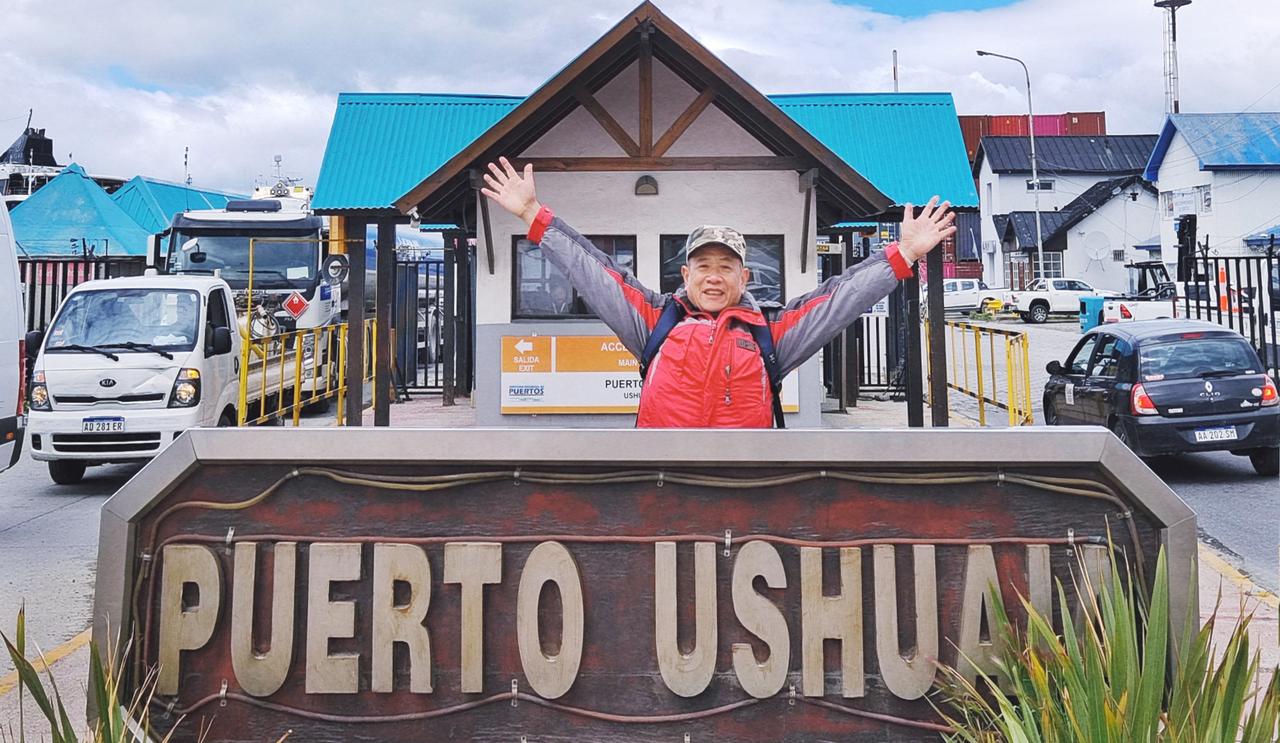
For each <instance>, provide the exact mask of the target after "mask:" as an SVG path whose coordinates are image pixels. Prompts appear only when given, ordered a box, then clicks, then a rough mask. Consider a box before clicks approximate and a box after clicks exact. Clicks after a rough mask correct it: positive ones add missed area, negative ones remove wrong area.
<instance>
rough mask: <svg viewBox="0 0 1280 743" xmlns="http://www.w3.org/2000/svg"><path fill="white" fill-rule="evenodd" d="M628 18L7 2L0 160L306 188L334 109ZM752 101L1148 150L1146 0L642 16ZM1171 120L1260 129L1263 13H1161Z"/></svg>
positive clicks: (502, 68)
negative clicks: (749, 90) (278, 176)
mask: <svg viewBox="0 0 1280 743" xmlns="http://www.w3.org/2000/svg"><path fill="white" fill-rule="evenodd" d="M636 1H637V0H552V2H544V3H540V4H534V3H514V2H494V1H492V0H427V1H426V2H422V1H421V0H417V1H415V2H402V1H400V0H395V1H391V0H372V1H371V2H364V3H345V2H336V1H335V0H309V1H308V2H301V3H296V2H295V3H285V2H274V3H273V2H250V1H249V0H224V2H219V3H214V4H209V3H200V4H193V3H184V2H172V0H167V1H165V2H145V1H143V0H121V1H119V2H113V3H103V2H101V1H100V0H6V2H5V3H4V7H5V10H4V12H3V13H2V14H0V24H2V25H3V28H4V29H5V34H4V43H3V44H2V45H0V140H4V141H3V142H0V147H3V146H6V145H7V143H8V142H10V141H12V139H13V138H14V137H16V136H17V135H18V134H19V133H20V132H21V129H22V126H23V124H24V123H25V121H26V116H27V109H28V108H34V109H35V121H34V125H35V126H37V127H43V128H46V129H47V130H48V133H49V135H50V136H52V137H53V138H54V145H55V150H56V155H57V157H58V159H59V162H67V161H68V160H69V159H71V158H74V159H75V160H76V161H78V162H80V163H82V164H84V165H85V166H86V168H87V169H89V170H90V172H96V173H107V174H114V175H120V176H125V177H128V176H132V175H134V174H137V173H142V174H145V175H150V176H153V177H157V178H164V179H169V180H181V178H182V174H183V168H182V153H183V148H184V147H190V149H191V174H192V177H193V178H194V182H195V183H196V184H198V185H202V186H206V187H213V188H225V189H232V190H239V191H243V190H247V189H248V188H249V186H250V185H251V184H252V183H253V181H254V180H255V178H257V177H259V176H267V175H269V174H270V173H271V172H272V157H273V156H274V155H276V154H280V155H282V156H283V157H284V165H285V169H286V172H288V173H289V174H290V175H294V176H299V177H302V178H304V179H306V180H307V181H308V182H314V179H315V176H316V174H317V172H318V170H319V166H320V160H321V157H322V156H323V153H324V144H325V139H326V137H327V136H328V130H329V125H330V122H331V119H332V116H333V109H334V103H335V100H336V96H337V94H338V93H339V92H341V91H411V92H472V93H503V94H514V95H527V94H528V93H530V92H532V91H533V90H534V89H535V88H536V87H537V86H538V85H540V84H541V83H542V82H544V81H545V80H546V79H547V78H548V77H549V76H551V75H552V74H554V73H555V72H556V71H557V70H559V69H560V68H561V67H563V66H564V65H565V64H566V63H567V62H569V61H570V60H571V59H572V58H573V57H574V56H576V55H577V54H578V53H579V52H581V51H582V50H583V49H584V48H586V47H587V46H588V45H589V44H590V43H591V42H592V41H594V40H595V39H596V38H597V37H598V36H599V35H600V34H602V33H603V32H604V31H605V30H607V29H608V28H609V27H610V26H612V25H613V24H614V23H616V22H617V21H618V20H619V19H620V18H621V17H622V16H624V15H625V14H626V13H627V12H628V11H629V10H631V9H632V8H633V7H634V6H635V5H636ZM657 4H658V6H659V7H660V8H662V10H663V11H664V12H665V13H667V15H669V16H671V17H672V18H673V19H674V20H675V21H676V22H677V23H679V24H681V25H682V26H684V28H686V29H687V30H688V31H690V32H691V33H692V34H693V35H694V36H695V37H696V38H698V39H699V40H700V41H701V42H702V43H703V44H705V45H707V46H708V47H709V48H710V49H711V50H712V51H713V52H715V53H716V54H717V55H719V56H720V57H721V58H722V59H723V60H725V61H726V62H727V63H728V64H729V65H730V66H732V67H733V68H734V69H736V70H737V71H738V72H739V73H740V74H742V75H743V77H745V78H746V79H747V80H748V81H750V82H751V83H753V84H754V85H755V86H756V87H758V88H759V89H760V90H762V91H763V92H765V93H791V92H825V91H886V90H891V89H892V78H891V67H890V60H891V50H893V49H897V50H898V52H899V60H900V78H901V89H902V90H905V91H950V92H951V93H952V94H953V95H954V96H955V100H956V106H957V108H958V109H959V111H960V113H1019V112H1023V111H1025V98H1024V97H1023V96H1024V89H1023V82H1022V80H1023V78H1022V70H1021V68H1020V67H1018V66H1017V65H1016V64H1015V63H1012V62H1006V61H1002V60H995V59H990V58H983V59H980V58H978V57H977V56H976V55H975V54H974V50H975V49H978V48H984V49H989V50H992V51H997V52H1001V53H1005V54H1010V55H1014V56H1020V57H1022V58H1023V59H1024V60H1025V61H1026V62H1027V64H1028V65H1029V66H1030V68H1031V75H1032V87H1033V91H1034V95H1035V104H1036V110H1037V111H1039V112H1043V113H1054V112H1063V111H1096V110H1104V111H1106V112H1107V122H1108V126H1109V129H1110V131H1112V132H1113V133H1135V132H1154V131H1156V129H1157V128H1158V126H1159V124H1160V122H1161V117H1162V112H1163V105H1164V89H1163V80H1162V72H1161V50H1162V36H1161V33H1162V22H1163V21H1162V15H1161V11H1158V10H1157V9H1155V8H1153V7H1152V3H1151V0H1074V1H1073V2H1062V0H1017V1H1010V0H866V1H865V2H834V1H833V0H658V2H657ZM1179 21H1180V22H1179V29H1178V30H1179V47H1180V63H1181V64H1180V66H1181V72H1182V88H1181V91H1182V101H1183V111H1240V110H1246V109H1247V110H1251V111H1275V110H1280V44H1277V43H1275V39H1277V38H1280V3H1277V2H1276V0H1195V3H1194V4H1193V5H1191V6H1190V7H1188V8H1185V9H1183V10H1182V11H1180V12H1179Z"/></svg>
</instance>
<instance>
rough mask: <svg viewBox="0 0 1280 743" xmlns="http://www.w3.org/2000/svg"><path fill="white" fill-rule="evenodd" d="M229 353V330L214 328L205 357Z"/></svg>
mask: <svg viewBox="0 0 1280 743" xmlns="http://www.w3.org/2000/svg"><path fill="white" fill-rule="evenodd" d="M224 353H231V328H214V329H213V335H211V336H210V343H209V351H208V353H206V354H205V356H221V355H222V354H224Z"/></svg>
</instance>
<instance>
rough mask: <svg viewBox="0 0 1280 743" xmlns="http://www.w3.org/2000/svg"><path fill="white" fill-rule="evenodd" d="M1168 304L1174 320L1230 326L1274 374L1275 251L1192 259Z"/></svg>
mask: <svg viewBox="0 0 1280 743" xmlns="http://www.w3.org/2000/svg"><path fill="white" fill-rule="evenodd" d="M1189 260H1190V263H1191V266H1190V267H1191V271H1190V275H1189V278H1188V280H1187V281H1186V282H1185V284H1184V285H1183V287H1182V291H1181V292H1180V296H1178V297H1177V299H1175V300H1174V313H1175V314H1176V315H1177V316H1179V317H1185V318H1190V319H1193V320H1206V321H1208V322H1212V323H1216V324H1218V325H1223V326H1225V327H1228V328H1231V329H1232V330H1235V331H1236V332H1238V333H1240V334H1241V335H1243V336H1244V337H1245V338H1247V339H1248V340H1249V343H1250V344H1252V345H1253V347H1254V348H1255V349H1257V351H1258V355H1259V356H1261V357H1262V360H1263V363H1265V364H1266V366H1267V368H1268V369H1269V370H1270V372H1271V374H1272V375H1273V376H1275V375H1276V374H1277V372H1278V371H1280V343H1278V341H1280V330H1277V323H1278V321H1280V251H1277V248H1276V246H1275V245H1272V246H1270V247H1269V248H1268V250H1267V253H1266V254H1264V255H1257V256H1231V257H1221V256H1208V255H1196V256H1194V257H1192V258H1190V259H1189Z"/></svg>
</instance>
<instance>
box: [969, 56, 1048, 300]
mask: <svg viewBox="0 0 1280 743" xmlns="http://www.w3.org/2000/svg"><path fill="white" fill-rule="evenodd" d="M978 56H979V57H999V58H1000V59H1008V60H1011V61H1014V62H1017V63H1018V64H1020V65H1022V74H1024V75H1026V78H1027V134H1028V135H1029V136H1030V137H1031V188H1032V193H1033V195H1032V204H1033V207H1032V208H1033V209H1034V211H1035V218H1036V263H1038V264H1039V268H1040V270H1039V274H1040V278H1042V279H1047V278H1048V277H1047V276H1045V273H1044V238H1043V237H1042V236H1041V234H1040V174H1039V170H1038V169H1037V166H1036V119H1035V114H1034V113H1033V109H1032V108H1031V73H1030V72H1028V71H1027V63H1026V62H1023V61H1022V60H1021V59H1018V58H1017V57H1010V56H1008V55H1005V54H996V53H995V52H986V51H983V50H981V49H979V50H978Z"/></svg>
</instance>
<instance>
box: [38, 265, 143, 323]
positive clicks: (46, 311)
mask: <svg viewBox="0 0 1280 743" xmlns="http://www.w3.org/2000/svg"><path fill="white" fill-rule="evenodd" d="M145 260H146V259H145V258H144V257H142V256H120V257H116V256H110V257H93V256H88V257H75V258H19V259H18V267H19V268H18V272H19V275H20V276H21V277H22V278H21V281H22V284H23V286H24V287H26V293H27V295H26V301H27V330H28V331H32V330H41V331H43V330H45V329H46V328H48V327H49V323H51V322H53V316H54V315H55V314H56V313H57V312H58V307H60V306H61V305H62V300H64V299H66V297H67V293H68V292H70V291H71V290H72V289H73V288H75V287H76V286H77V285H79V284H83V283H84V282H86V281H92V280H94V279H114V278H118V277H121V276H141V275H142V271H143V269H144V268H145Z"/></svg>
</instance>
